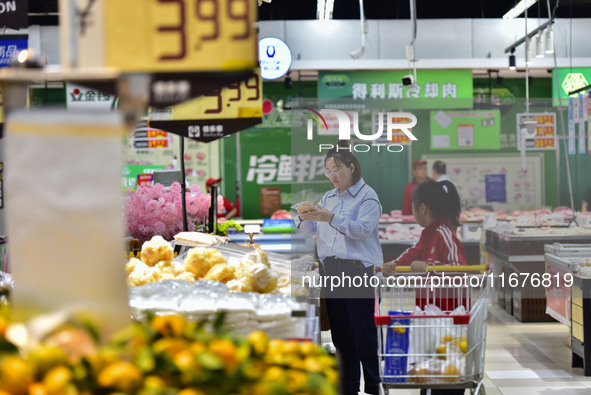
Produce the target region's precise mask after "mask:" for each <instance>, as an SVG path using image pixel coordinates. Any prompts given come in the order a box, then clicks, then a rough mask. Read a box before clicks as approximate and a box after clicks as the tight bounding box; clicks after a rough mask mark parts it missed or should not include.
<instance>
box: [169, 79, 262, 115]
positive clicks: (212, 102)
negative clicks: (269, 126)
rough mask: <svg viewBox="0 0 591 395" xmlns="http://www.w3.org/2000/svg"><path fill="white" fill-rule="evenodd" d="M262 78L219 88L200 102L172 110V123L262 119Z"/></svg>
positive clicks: (195, 101) (182, 104)
mask: <svg viewBox="0 0 591 395" xmlns="http://www.w3.org/2000/svg"><path fill="white" fill-rule="evenodd" d="M262 108H263V96H262V92H261V77H260V75H259V74H258V72H257V74H255V76H254V77H252V78H250V79H248V80H246V81H242V82H236V83H233V84H230V85H228V86H226V87H224V88H222V89H216V90H214V91H212V92H210V93H208V94H206V95H204V96H201V97H199V98H197V99H193V100H189V101H187V102H185V103H181V104H178V105H176V106H174V107H172V108H171V111H170V116H171V119H172V120H185V119H229V118H261V117H262V116H263V110H262Z"/></svg>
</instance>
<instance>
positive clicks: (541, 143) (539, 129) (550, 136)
mask: <svg viewBox="0 0 591 395" xmlns="http://www.w3.org/2000/svg"><path fill="white" fill-rule="evenodd" d="M525 115H526V114H525V113H519V114H517V127H516V130H517V149H518V150H521V139H520V138H519V125H520V123H521V122H520V121H521V120H522V119H523V118H524V117H525ZM529 115H530V117H534V119H535V121H536V136H535V137H533V138H531V139H526V140H525V149H526V150H527V151H544V150H554V149H556V113H554V112H552V113H530V114H529Z"/></svg>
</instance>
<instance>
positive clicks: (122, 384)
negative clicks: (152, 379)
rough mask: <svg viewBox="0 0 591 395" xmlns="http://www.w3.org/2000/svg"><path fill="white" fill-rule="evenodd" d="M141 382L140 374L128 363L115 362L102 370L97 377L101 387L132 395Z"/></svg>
mask: <svg viewBox="0 0 591 395" xmlns="http://www.w3.org/2000/svg"><path fill="white" fill-rule="evenodd" d="M141 380H142V372H141V371H140V370H139V369H138V368H137V367H136V366H134V365H132V364H131V363H129V362H115V363H112V364H110V365H108V366H107V367H106V368H104V369H103V370H102V371H101V373H100V374H99V376H98V384H99V385H100V386H101V387H107V388H111V387H112V388H116V389H118V390H121V391H123V392H127V393H133V391H134V390H135V389H136V388H137V387H138V386H139V384H140V383H141Z"/></svg>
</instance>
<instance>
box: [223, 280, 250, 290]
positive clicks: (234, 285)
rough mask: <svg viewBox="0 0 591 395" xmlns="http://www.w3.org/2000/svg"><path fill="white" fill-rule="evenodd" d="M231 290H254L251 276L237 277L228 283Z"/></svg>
mask: <svg viewBox="0 0 591 395" xmlns="http://www.w3.org/2000/svg"><path fill="white" fill-rule="evenodd" d="M226 285H227V286H228V288H229V289H230V292H254V290H253V289H252V281H251V280H250V277H242V278H236V279H234V280H230V281H228V282H227V283H226Z"/></svg>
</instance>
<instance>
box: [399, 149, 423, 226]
mask: <svg viewBox="0 0 591 395" xmlns="http://www.w3.org/2000/svg"><path fill="white" fill-rule="evenodd" d="M412 174H413V175H414V177H415V178H414V180H412V181H411V182H409V183H408V185H407V186H406V188H405V189H404V200H403V201H402V214H403V215H411V214H412V200H411V198H412V193H413V191H414V190H415V188H416V187H417V186H419V184H421V183H423V182H425V181H427V180H428V179H429V176H428V175H427V161H426V160H423V159H419V160H416V161H415V163H413V165H412Z"/></svg>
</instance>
